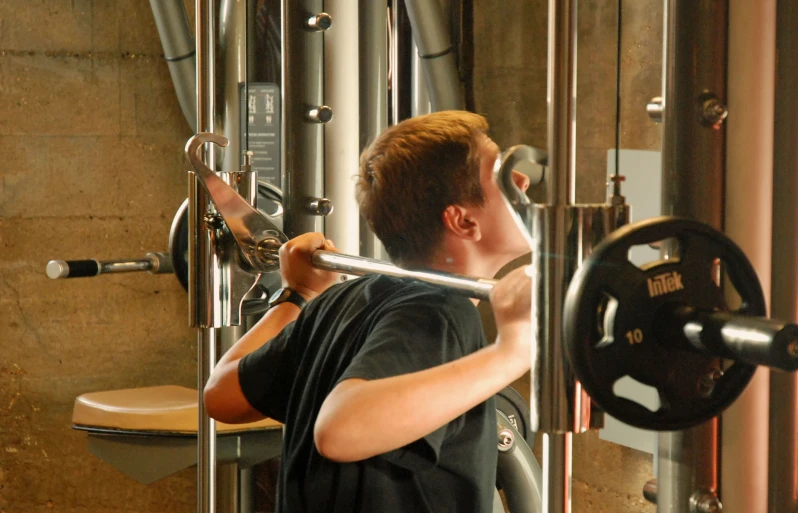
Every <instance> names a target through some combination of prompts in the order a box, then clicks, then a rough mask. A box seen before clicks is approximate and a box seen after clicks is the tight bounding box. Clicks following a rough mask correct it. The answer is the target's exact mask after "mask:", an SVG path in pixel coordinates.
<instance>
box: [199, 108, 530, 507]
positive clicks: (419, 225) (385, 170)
mask: <svg viewBox="0 0 798 513" xmlns="http://www.w3.org/2000/svg"><path fill="white" fill-rule="evenodd" d="M487 129H488V126H487V123H486V121H485V120H484V118H482V117H481V116H478V115H475V114H471V113H467V112H454V111H452V112H440V113H435V114H430V115H427V116H420V117H417V118H413V119H409V120H407V121H404V122H402V123H400V124H399V125H396V126H394V127H391V128H389V129H388V130H386V131H385V132H384V133H383V134H382V135H381V136H380V137H379V138H378V139H377V140H376V141H375V142H374V143H373V144H372V145H371V146H370V147H369V148H367V149H366V150H365V151H364V152H363V155H362V156H361V165H360V176H359V183H358V200H359V203H360V207H361V212H362V214H363V215H364V216H365V218H366V219H367V220H368V222H369V224H370V226H371V228H372V229H373V230H374V232H375V233H376V235H377V236H378V237H379V238H380V240H381V241H382V243H383V244H384V246H385V248H386V250H387V252H388V254H389V255H390V256H391V259H392V260H393V261H394V262H395V263H397V264H398V265H401V266H403V267H408V268H423V269H430V270H436V271H445V272H451V273H457V274H464V275H470V276H480V277H490V276H494V275H495V274H496V272H498V270H499V269H500V268H501V267H503V266H504V265H505V264H507V263H508V262H510V261H511V260H512V259H514V258H517V257H519V256H521V255H523V254H525V253H527V252H528V251H529V248H528V245H527V243H526V241H525V239H524V237H523V235H522V234H521V233H519V232H518V229H517V228H516V227H515V226H516V225H515V223H514V222H513V221H512V219H511V215H510V213H509V211H508V210H507V207H506V206H505V205H504V201H503V198H502V196H501V192H500V191H499V189H498V186H497V184H496V183H495V181H494V178H493V166H494V163H495V161H496V158H497V156H498V148H497V146H496V145H495V144H494V143H493V141H491V140H490V139H489V138H488V137H487V135H485V134H486V132H487ZM516 183H517V185H518V186H519V187H520V188H521V189H522V190H525V189H526V188H527V187H528V180H527V179H526V178H525V177H523V176H522V175H520V174H519V175H517V177H516ZM317 249H325V250H335V248H334V246H333V245H332V243H331V242H330V241H327V240H325V239H324V237H323V236H322V235H321V234H318V233H308V234H304V235H301V236H299V237H296V238H295V239H292V240H291V241H289V242H288V243H286V244H285V246H283V248H281V251H280V271H281V274H282V280H283V285H284V287H287V288H289V289H290V290H291V291H293V294H292V295H293V300H291V299H289V300H288V301H285V302H282V303H281V304H279V305H276V306H274V307H272V308H271V309H270V310H269V311H268V312H267V314H266V315H265V316H264V317H263V319H262V320H261V321H260V322H259V323H258V324H257V325H256V326H255V327H254V328H253V329H251V330H250V331H249V332H248V333H247V334H246V335H245V336H244V337H242V338H241V340H240V341H239V342H238V343H237V344H236V345H235V346H234V347H233V348H231V349H230V350H229V351H228V352H227V353H226V354H225V355H224V356H223V357H222V359H221V360H220V361H219V364H218V365H217V367H216V369H215V370H214V372H213V375H212V376H211V378H210V380H209V381H208V384H207V386H206V388H205V405H206V407H207V410H208V412H209V414H210V415H211V416H212V417H214V418H216V419H218V420H221V421H224V422H233V423H235V422H248V421H253V420H256V419H260V418H263V417H264V416H268V417H271V418H274V419H277V420H279V421H281V422H284V423H285V436H284V440H283V450H282V462H281V469H280V477H279V481H278V509H279V511H280V512H290V513H302V512H314V513H315V512H346V513H352V512H369V513H376V512H380V513H385V512H413V513H416V512H434V513H441V512H469V513H474V512H488V511H491V509H492V501H493V494H494V487H495V478H496V458H497V446H496V410H495V405H494V402H493V396H494V394H496V393H497V392H498V391H499V390H501V389H502V388H504V387H505V386H507V385H508V384H510V383H512V382H513V381H514V380H515V379H517V378H518V377H520V376H521V375H522V374H523V373H524V372H526V371H527V370H528V369H529V366H530V344H531V340H530V338H531V330H532V326H531V304H530V303H531V283H530V282H531V280H530V279H529V277H528V276H527V274H526V273H525V269H523V268H521V269H517V270H515V271H513V272H511V273H510V274H508V275H507V276H506V277H505V278H503V279H502V280H501V281H500V282H499V283H498V284H497V285H496V287H495V288H494V290H493V292H492V295H491V306H492V308H493V311H494V314H495V316H496V324H497V329H498V337H497V340H496V343H495V344H491V345H488V344H487V341H486V340H485V337H484V335H483V333H482V326H481V323H480V319H479V315H478V313H477V310H476V308H475V304H474V303H475V302H474V301H473V300H469V299H467V298H465V297H461V296H458V295H455V294H452V293H447V292H444V291H443V290H441V289H440V288H436V287H435V286H433V285H429V284H426V283H422V282H419V281H417V280H412V279H406V278H391V277H387V276H370V277H364V278H359V279H357V280H352V281H349V282H347V283H343V284H339V285H336V286H334V287H330V286H331V285H332V284H333V283H334V282H335V281H336V279H337V278H338V275H335V274H333V273H328V272H324V271H320V270H318V269H315V268H314V267H313V266H312V265H311V259H310V257H311V255H312V253H313V251H315V250H317ZM328 287H329V290H328ZM284 296H287V295H284ZM305 302H309V303H307V304H305ZM294 321H295V322H294Z"/></svg>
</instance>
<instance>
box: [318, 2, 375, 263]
mask: <svg viewBox="0 0 798 513" xmlns="http://www.w3.org/2000/svg"><path fill="white" fill-rule="evenodd" d="M374 3H378V2H374ZM325 9H326V12H327V13H328V14H329V15H330V16H332V19H333V25H332V27H330V29H329V30H327V31H325V33H324V99H325V103H327V104H328V105H329V106H330V107H331V108H332V109H333V112H335V116H334V117H333V119H332V120H331V121H330V122H329V123H326V124H325V125H324V196H325V197H326V198H328V199H330V200H331V201H332V203H333V205H334V206H335V211H334V212H333V214H332V215H330V216H329V217H327V218H326V219H325V223H324V224H325V227H324V233H325V234H326V236H327V237H328V238H330V239H331V240H333V241H334V242H335V245H336V246H337V247H338V248H339V249H340V250H341V251H343V252H345V253H350V254H358V253H359V252H360V214H359V211H358V206H357V202H356V201H355V195H354V193H353V190H354V181H353V179H354V177H355V176H357V169H358V163H359V160H360V159H359V156H360V146H359V144H358V141H359V140H360V86H359V83H360V80H359V78H360V69H359V68H360V67H359V58H358V57H359V53H358V52H359V41H358V27H359V13H358V10H357V9H353V8H352V5H351V0H326V2H325Z"/></svg>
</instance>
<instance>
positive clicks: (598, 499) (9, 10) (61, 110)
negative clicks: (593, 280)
mask: <svg viewBox="0 0 798 513" xmlns="http://www.w3.org/2000/svg"><path fill="white" fill-rule="evenodd" d="M188 3H189V4H191V2H188ZM545 4H546V2H545V0H485V1H480V2H475V24H476V27H475V29H476V37H477V41H476V44H475V48H476V50H477V54H476V56H475V66H476V69H475V77H474V84H475V96H476V101H477V110H478V111H479V112H481V113H483V114H486V115H487V116H488V118H489V120H490V122H491V124H492V127H493V136H494V138H495V139H496V140H497V142H498V143H499V144H500V145H501V146H505V147H506V146H509V145H511V144H517V143H521V142H524V143H528V144H533V145H536V146H540V147H545V144H546V101H545V98H546V78H545V77H546V30H547V22H546V5H545ZM660 4H661V2H658V1H654V0H646V1H645V2H630V1H626V2H624V3H623V6H624V33H625V35H624V43H625V45H624V48H626V49H628V50H627V51H625V52H624V53H623V61H622V62H623V70H624V78H623V81H622V121H623V123H622V127H623V128H622V142H621V144H622V147H624V148H638V149H643V148H645V149H654V148H656V147H657V146H658V141H659V139H658V137H659V135H658V129H657V127H656V126H654V125H653V124H650V122H649V121H648V120H647V119H645V118H641V116H644V115H645V109H644V106H645V102H646V101H647V100H648V98H649V97H650V96H655V95H656V94H658V93H659V80H660V78H659V76H660V70H661V61H658V59H659V58H660V57H659V53H658V52H660V45H661V43H660V40H661V15H662V13H661V5H660ZM614 6H615V2H614V1H607V0H589V1H586V2H580V13H579V23H580V29H579V30H580V37H581V38H582V40H581V41H580V46H579V48H580V75H579V77H580V89H579V91H580V92H579V107H578V108H579V113H580V125H579V127H580V128H579V130H580V132H579V141H580V148H579V156H578V160H579V180H578V199H579V201H584V202H587V201H602V200H603V198H604V190H603V182H604V172H605V164H604V163H605V160H606V149H608V148H610V147H612V146H613V144H614V126H613V125H614V110H613V109H614V99H615V74H614V69H615V68H614V66H615V64H614V63H615V61H614V58H615V43H614V41H615V25H614V23H615V7H614ZM627 37H628V40H627ZM190 135H191V133H190V131H189V128H188V126H187V125H186V123H185V121H184V119H183V117H182V115H181V113H180V110H179V107H178V105H177V101H176V99H175V97H174V93H173V90H172V85H171V81H170V77H169V73H168V70H167V67H166V64H165V63H164V61H163V58H162V49H161V46H160V43H159V40H158V36H157V31H156V29H155V26H154V22H153V20H152V14H151V11H150V8H149V4H148V3H147V2H144V1H143V0H102V1H100V0H97V1H93V0H70V1H67V0H48V1H46V2H45V1H39V0H37V1H30V0H0V155H3V161H2V164H0V355H2V356H0V513H12V512H13V513H17V512H24V513H28V512H32V513H36V512H45V511H46V512H51V511H63V512H70V513H88V512H92V513H104V512H111V511H114V512H130V513H133V512H135V513H150V512H153V513H154V512H161V511H169V512H172V513H179V512H191V511H195V510H196V501H195V493H196V492H195V490H196V488H195V471H194V470H193V469H187V470H185V471H182V472H180V473H178V474H176V475H174V476H171V477H168V478H166V479H164V480H163V481H160V482H158V483H154V484H152V485H149V486H144V485H140V484H138V483H136V482H135V481H133V480H132V479H130V478H127V477H126V476H124V475H122V474H121V473H120V472H119V471H117V470H115V469H113V468H112V467H110V466H108V465H107V464H105V463H103V462H102V461H100V460H99V459H97V458H95V457H94V456H91V455H90V454H89V453H88V452H87V449H86V438H85V435H84V434H83V433H80V432H76V431H73V430H72V429H71V428H70V419H71V411H72V402H73V400H74V398H75V397H76V396H78V395H80V394H81V393H84V392H89V391H96V390H109V389H116V388H128V387H139V386H151V385H161V384H178V385H183V386H189V387H192V386H195V375H196V348H195V335H194V331H193V330H191V329H189V328H188V327H187V322H186V320H187V315H186V299H185V293H184V292H183V290H182V289H181V288H180V287H179V285H178V284H177V281H176V280H175V279H174V277H173V276H169V275H159V276H151V275H148V274H122V275H106V276H101V277H97V278H93V279H83V280H66V281H51V280H49V279H47V278H46V277H45V275H44V266H45V264H46V262H47V261H48V260H50V259H53V258H60V259H80V258H98V259H117V258H128V257H140V256H143V255H144V253H146V252H147V251H164V250H166V249H167V246H168V241H167V237H168V231H169V226H170V223H171V221H172V218H173V216H174V213H175V211H176V209H177V208H178V206H179V205H180V203H181V202H182V201H183V199H184V198H185V190H186V180H185V171H186V169H187V168H188V166H187V162H186V161H185V158H184V156H183V151H182V148H183V145H184V144H185V141H186V139H187V138H188V137H190ZM486 324H488V329H490V323H489V320H488V322H486ZM519 389H520V390H522V391H523V388H522V387H519ZM574 463H575V484H574V506H575V511H577V512H583V511H590V512H591V513H592V512H600V511H607V512H610V511H612V512H619V511H620V512H626V511H630V512H631V511H647V512H653V511H654V509H653V508H652V507H651V506H645V505H644V504H643V501H642V498H641V494H640V490H641V488H642V484H643V483H644V482H645V481H646V480H647V479H648V478H649V477H650V476H651V468H650V467H651V465H650V457H647V456H646V455H643V454H641V453H638V452H636V451H633V450H630V449H625V448H622V447H619V446H615V445H612V444H609V443H606V442H602V441H600V440H598V437H597V436H595V434H593V433H590V434H586V435H580V436H578V437H575V451H574Z"/></svg>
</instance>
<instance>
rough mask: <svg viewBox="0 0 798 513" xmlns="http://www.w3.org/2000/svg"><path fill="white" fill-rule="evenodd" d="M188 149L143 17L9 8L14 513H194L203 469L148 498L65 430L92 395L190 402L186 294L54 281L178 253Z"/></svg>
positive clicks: (2, 251)
mask: <svg viewBox="0 0 798 513" xmlns="http://www.w3.org/2000/svg"><path fill="white" fill-rule="evenodd" d="M189 136H190V131H189V129H188V126H187V124H186V122H185V121H184V120H183V118H182V115H181V113H180V111H179V108H178V106H177V102H176V100H175V98H174V93H173V91H172V86H171V83H170V78H169V72H168V70H167V67H166V64H165V63H164V61H163V58H162V49H161V46H160V42H159V40H158V37H157V32H156V29H155V25H154V22H153V20H152V14H151V12H150V9H149V4H148V3H147V2H143V1H141V0H115V1H96V2H95V1H87V0H75V1H66V0H48V1H47V2H39V1H37V2H29V1H23V0H3V1H2V2H0V154H2V156H3V157H2V164H0V355H2V356H0V511H2V512H4V513H23V512H24V513H35V512H44V511H47V512H50V511H68V512H75V513H79V512H87V513H88V512H92V513H102V512H111V511H114V512H120V511H121V512H136V513H139V512H140V513H144V512H156V511H170V512H190V511H194V510H195V506H194V504H195V491H194V490H195V484H194V481H195V477H194V476H195V473H194V471H193V470H191V469H189V470H187V471H185V472H181V473H180V474H178V475H176V476H174V477H170V478H167V479H165V480H163V481H161V482H158V483H155V484H153V485H150V486H144V485H140V484H138V483H136V482H135V481H133V480H132V479H130V478H128V477H126V476H124V475H122V474H121V473H120V472H119V471H117V470H115V469H114V468H112V467H110V466H109V465H107V464H105V463H103V462H102V461H100V460H99V459H97V458H96V457H94V456H92V455H90V454H89V453H88V451H87V447H86V445H87V444H86V436H85V434H84V433H82V432H77V431H74V430H72V429H71V413H72V403H73V401H74V399H75V397H77V396H78V395H80V394H82V393H84V392H90V391H97V390H111V389H117V388H129V387H139V386H150V385H161V384H178V385H184V386H195V375H196V370H195V362H196V356H195V352H196V351H195V343H194V335H193V332H192V330H189V329H188V327H187V312H186V296H185V292H184V291H183V290H182V289H181V288H180V286H179V285H178V283H177V280H176V279H175V278H174V276H170V275H159V276H152V275H149V274H146V273H145V274H123V275H106V276H100V277H97V278H92V279H82V280H80V279H76V280H62V281H52V280H49V279H48V278H47V277H46V276H45V274H44V268H45V264H46V263H47V261H48V260H50V259H54V258H59V259H82V258H97V259H120V258H130V257H141V256H143V255H144V254H145V253H146V252H148V251H164V250H166V249H167V248H168V233H169V227H170V224H171V221H172V218H173V216H174V213H175V211H176V210H177V208H178V206H179V205H180V203H181V202H182V201H183V199H184V198H185V194H186V193H185V191H186V169H188V168H187V162H185V161H184V157H183V152H182V147H183V145H184V144H185V141H186V139H187V138H188V137H189Z"/></svg>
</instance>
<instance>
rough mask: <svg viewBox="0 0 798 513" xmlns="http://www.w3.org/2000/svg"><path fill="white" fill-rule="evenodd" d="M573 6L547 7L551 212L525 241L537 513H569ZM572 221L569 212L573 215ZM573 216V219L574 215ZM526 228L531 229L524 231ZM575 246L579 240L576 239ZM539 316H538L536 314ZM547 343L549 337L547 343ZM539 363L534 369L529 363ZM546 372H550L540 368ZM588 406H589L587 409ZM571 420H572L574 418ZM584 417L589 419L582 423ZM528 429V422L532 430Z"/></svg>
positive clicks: (570, 0)
mask: <svg viewBox="0 0 798 513" xmlns="http://www.w3.org/2000/svg"><path fill="white" fill-rule="evenodd" d="M576 3H577V2H576V0H549V28H548V48H549V49H548V84H547V88H548V99H549V105H548V116H547V132H548V143H549V147H548V159H549V160H548V162H549V168H550V169H551V176H550V179H549V181H548V187H549V189H548V193H549V198H548V200H549V202H550V203H551V206H550V207H548V208H547V209H546V208H544V209H541V210H539V211H538V212H537V215H536V216H535V219H536V223H537V225H536V226H535V229H533V230H532V231H530V234H531V235H532V236H533V238H535V239H536V240H537V243H538V247H536V248H534V249H533V254H534V253H537V255H536V256H537V261H538V262H539V265H538V266H537V267H538V269H537V270H538V273H539V276H538V283H539V284H540V285H539V287H540V289H541V290H540V294H539V296H538V297H537V299H536V304H537V305H547V307H546V308H545V309H544V310H543V311H542V315H540V313H538V312H536V313H537V314H538V326H539V331H542V336H537V344H538V346H539V347H538V351H536V352H535V353H536V354H534V355H533V362H532V369H536V368H538V369H540V370H539V371H538V372H539V375H533V376H532V394H533V395H537V394H540V395H539V399H538V400H537V401H536V400H535V398H533V399H532V400H531V402H530V409H531V410H532V411H533V412H535V413H536V417H538V418H539V419H540V430H541V431H543V432H544V433H546V434H545V435H544V442H543V484H542V488H543V513H570V512H571V484H572V478H571V444H572V439H571V437H572V434H571V433H570V431H571V430H572V429H573V425H569V424H570V423H569V417H571V418H573V416H572V415H568V412H567V411H566V409H567V403H568V400H567V397H568V395H569V392H568V390H566V388H567V387H566V386H565V385H566V381H569V380H566V379H564V378H565V376H566V375H567V374H568V369H567V368H566V365H567V364H566V361H565V358H560V357H558V356H557V355H560V356H562V350H563V345H562V329H561V321H562V310H563V304H564V301H565V290H566V288H567V286H568V281H566V280H568V279H569V278H570V276H568V269H567V268H566V265H567V264H566V261H567V260H568V256H570V255H569V254H568V253H566V251H567V248H566V245H567V240H566V237H567V235H568V231H567V228H568V227H567V226H566V225H567V223H568V221H567V218H568V217H569V215H566V210H565V209H567V207H569V206H572V205H574V203H575V194H574V191H575V188H574V187H575V184H574V182H575V156H576ZM571 213H573V212H571ZM577 215H578V214H577ZM530 228H531V227H530ZM577 237H578V238H579V239H580V242H581V237H579V236H577ZM536 308H537V309H538V311H539V312H540V308H538V307H536ZM547 335H551V336H547ZM535 360H538V361H535ZM548 365H550V366H551V367H548V368H544V366H548ZM588 403H589V401H588ZM572 413H573V412H572ZM588 417H589V415H588ZM533 423H534V422H533Z"/></svg>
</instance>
